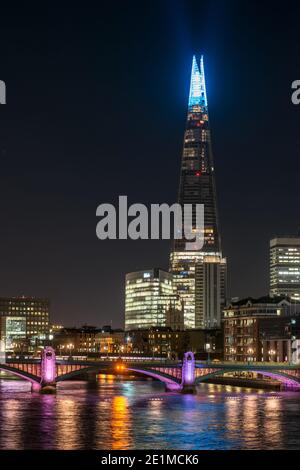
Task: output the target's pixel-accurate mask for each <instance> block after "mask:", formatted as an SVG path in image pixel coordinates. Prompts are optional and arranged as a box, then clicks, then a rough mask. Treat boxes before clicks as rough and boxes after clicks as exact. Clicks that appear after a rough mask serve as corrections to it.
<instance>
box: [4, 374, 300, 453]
mask: <svg viewBox="0 0 300 470" xmlns="http://www.w3.org/2000/svg"><path fill="white" fill-rule="evenodd" d="M132 448H133V449H135V448H141V449H283V448H285V449H288V448H290V449H300V394H299V393H297V392H269V391H267V392H266V391H263V390H253V389H245V388H244V389H242V388H240V387H232V386H223V385H208V384H203V385H201V386H200V387H199V388H198V393H197V395H181V394H175V393H165V392H164V388H163V386H162V385H161V384H160V383H158V382H148V381H147V382H144V381H141V382H139V381H132V382H117V381H100V382H99V383H98V384H92V385H91V384H89V383H87V382H64V383H61V384H59V386H58V390H57V394H56V395H39V394H32V393H31V392H30V386H29V384H28V383H26V382H23V381H17V380H0V449H115V450H118V449H132Z"/></svg>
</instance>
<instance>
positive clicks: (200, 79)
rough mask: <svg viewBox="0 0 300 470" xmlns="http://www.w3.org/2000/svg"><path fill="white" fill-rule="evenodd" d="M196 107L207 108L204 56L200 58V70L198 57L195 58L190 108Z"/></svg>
mask: <svg viewBox="0 0 300 470" xmlns="http://www.w3.org/2000/svg"><path fill="white" fill-rule="evenodd" d="M195 105H200V106H207V97H206V87H205V75H204V64H203V55H202V56H201V57H200V70H199V67H198V64H197V60H196V56H193V64H192V74H191V85H190V96H189V107H190V106H195Z"/></svg>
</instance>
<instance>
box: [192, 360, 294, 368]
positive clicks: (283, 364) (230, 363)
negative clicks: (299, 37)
mask: <svg viewBox="0 0 300 470" xmlns="http://www.w3.org/2000/svg"><path fill="white" fill-rule="evenodd" d="M197 365H205V366H209V367H210V368H213V367H216V368H220V367H230V366H233V367H236V366H247V367H249V366H250V367H256V366H257V367H281V368H282V367H283V368H284V367H292V368H293V369H300V364H293V363H292V362H273V361H272V362H271V361H261V362H256V361H247V362H246V361H244V362H242V361H236V362H233V361H226V362H221V361H220V362H219V361H216V362H214V361H196V366H197Z"/></svg>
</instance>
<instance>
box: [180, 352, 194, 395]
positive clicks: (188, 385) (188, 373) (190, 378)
mask: <svg viewBox="0 0 300 470" xmlns="http://www.w3.org/2000/svg"><path fill="white" fill-rule="evenodd" d="M181 393H191V394H192V393H196V385H195V356H194V353H192V352H186V353H184V357H183V363H182V376H181Z"/></svg>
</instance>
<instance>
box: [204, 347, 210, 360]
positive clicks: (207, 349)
mask: <svg viewBox="0 0 300 470" xmlns="http://www.w3.org/2000/svg"><path fill="white" fill-rule="evenodd" d="M205 351H206V352H207V362H210V353H211V344H210V343H206V344H205Z"/></svg>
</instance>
